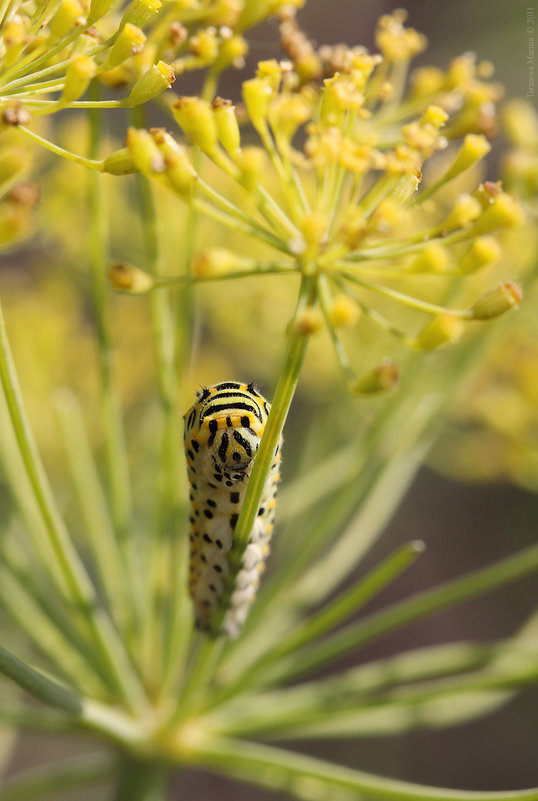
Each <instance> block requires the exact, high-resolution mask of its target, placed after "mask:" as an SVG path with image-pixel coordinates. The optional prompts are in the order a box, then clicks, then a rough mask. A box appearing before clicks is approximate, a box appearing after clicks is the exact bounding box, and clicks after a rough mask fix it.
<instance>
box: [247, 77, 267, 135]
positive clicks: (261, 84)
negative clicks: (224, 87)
mask: <svg viewBox="0 0 538 801" xmlns="http://www.w3.org/2000/svg"><path fill="white" fill-rule="evenodd" d="M272 96H273V90H272V89H271V86H270V84H269V83H268V81H266V80H264V79H263V78H251V79H250V80H248V81H244V83H243V101H244V103H245V106H246V109H247V112H248V115H249V117H250V121H251V122H252V125H253V126H254V128H256V130H260V129H261V128H264V127H265V124H266V120H267V115H268V113H269V101H270V100H271V98H272Z"/></svg>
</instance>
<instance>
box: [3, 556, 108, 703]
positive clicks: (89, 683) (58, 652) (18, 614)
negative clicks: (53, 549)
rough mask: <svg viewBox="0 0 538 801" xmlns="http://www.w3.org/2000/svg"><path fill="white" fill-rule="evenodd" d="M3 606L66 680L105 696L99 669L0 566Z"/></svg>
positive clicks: (14, 578)
mask: <svg viewBox="0 0 538 801" xmlns="http://www.w3.org/2000/svg"><path fill="white" fill-rule="evenodd" d="M0 604H1V605H2V607H3V608H4V610H5V611H6V612H7V613H8V614H9V615H10V617H11V618H12V620H13V621H14V622H15V624H16V625H17V627H18V628H19V629H20V630H21V631H23V632H24V633H25V634H26V636H27V637H28V638H29V639H30V640H31V642H32V643H33V644H34V646H36V647H37V648H38V649H39V651H41V653H42V654H44V656H45V657H46V659H47V662H48V664H50V663H52V664H53V666H54V668H55V670H56V671H58V672H59V673H60V675H61V676H62V678H63V680H65V681H67V682H69V683H71V684H75V685H76V686H78V688H79V689H82V687H84V688H85V689H86V691H87V692H92V693H95V694H97V695H102V693H103V692H106V682H103V681H102V679H101V680H99V678H100V677H97V680H96V676H95V674H94V672H93V671H94V670H95V668H94V667H93V666H91V663H90V662H88V661H87V659H86V657H85V655H84V654H83V653H80V652H79V651H78V650H77V648H76V647H74V646H73V643H72V642H71V641H70V640H69V639H68V638H67V637H66V636H65V635H64V634H63V632H61V631H59V630H58V628H57V627H56V626H55V624H54V622H53V621H52V620H50V618H49V616H48V615H47V613H46V611H43V609H42V608H41V606H39V605H38V604H37V603H36V602H35V600H34V599H33V598H32V597H31V595H29V594H28V592H27V590H26V589H25V586H24V584H22V583H21V582H20V581H19V580H18V577H17V576H16V574H15V573H13V572H12V571H11V570H9V569H6V568H5V567H4V566H3V565H0Z"/></svg>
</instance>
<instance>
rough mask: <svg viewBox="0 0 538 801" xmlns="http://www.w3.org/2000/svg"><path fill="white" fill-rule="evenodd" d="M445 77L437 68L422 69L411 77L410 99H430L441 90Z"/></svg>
mask: <svg viewBox="0 0 538 801" xmlns="http://www.w3.org/2000/svg"><path fill="white" fill-rule="evenodd" d="M444 80H445V76H444V74H443V71H442V70H440V69H438V68H437V67H422V68H421V69H418V70H415V71H414V72H413V73H412V75H411V89H412V97H413V98H414V99H415V98H422V97H432V95H436V94H438V92H440V91H441V89H442V88H443V83H444Z"/></svg>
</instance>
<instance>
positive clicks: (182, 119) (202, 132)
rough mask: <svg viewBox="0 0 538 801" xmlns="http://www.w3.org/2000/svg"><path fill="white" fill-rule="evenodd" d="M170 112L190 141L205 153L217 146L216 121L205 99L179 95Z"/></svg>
mask: <svg viewBox="0 0 538 801" xmlns="http://www.w3.org/2000/svg"><path fill="white" fill-rule="evenodd" d="M172 114H173V115H174V119H175V120H176V122H177V123H178V125H180V126H181V128H183V130H184V132H185V133H186V134H187V136H188V137H189V138H190V139H191V141H192V142H193V143H194V144H195V145H198V147H200V148H201V149H202V150H203V151H204V152H205V153H211V152H212V151H213V150H214V149H215V148H216V147H217V144H218V132H217V123H216V120H215V116H214V114H213V109H212V108H211V106H210V105H209V103H207V102H206V101H205V100H202V99H201V98H200V97H179V98H178V99H177V101H176V102H175V103H174V104H173V106H172Z"/></svg>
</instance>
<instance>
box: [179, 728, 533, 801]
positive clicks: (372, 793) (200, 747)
mask: <svg viewBox="0 0 538 801" xmlns="http://www.w3.org/2000/svg"><path fill="white" fill-rule="evenodd" d="M189 755H190V756H191V758H192V760H193V762H195V763H198V764H202V765H207V766H208V767H210V768H213V769H215V770H217V771H219V772H222V773H224V774H227V775H231V776H234V777H236V778H239V779H243V780H247V781H252V782H255V783H256V784H261V785H263V786H266V787H271V788H273V789H278V790H283V791H285V792H288V793H289V792H291V793H292V794H295V792H294V790H295V788H296V789H297V794H300V796H302V797H304V794H303V793H302V792H301V789H302V788H301V780H304V781H307V782H308V783H309V784H308V786H309V787H311V788H314V787H315V788H316V789H317V791H318V792H317V794H321V793H322V792H324V793H327V794H330V792H331V790H333V791H334V790H337V789H338V788H344V789H347V790H351V791H354V792H355V793H358V794H359V795H360V797H362V796H363V795H364V796H365V797H368V798H372V799H374V798H375V799H377V798H379V799H384V800H385V801H538V788H536V789H531V790H519V791H513V792H499V793H487V792H485V793H482V792H466V791H464V790H448V789H445V788H440V787H427V786H423V785H418V784H411V783H409V782H403V781H398V780H396V779H386V778H384V777H380V776H374V775H372V774H370V773H364V772H363V771H358V770H353V769H351V768H345V767H342V766H340V765H334V764H331V763H328V762H324V761H323V760H321V759H316V758H314V757H309V756H303V755H302V754H298V753H295V752H290V751H284V750H283V749H280V748H273V747H270V746H267V745H259V744H256V743H250V742H244V741H240V740H235V739H234V740H232V739H211V740H209V739H207V740H203V741H201V742H200V743H197V744H196V746H194V747H193V748H191V749H190V753H189Z"/></svg>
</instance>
